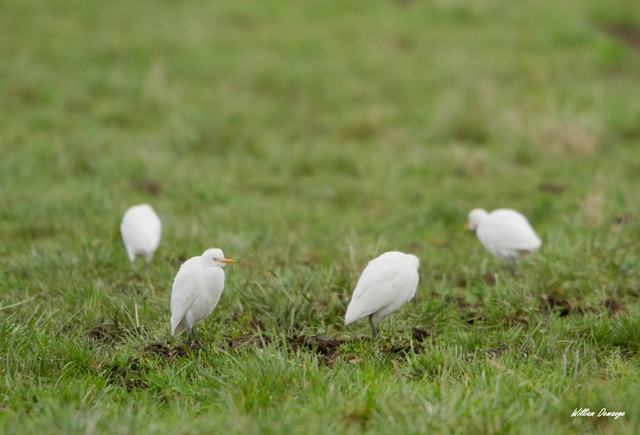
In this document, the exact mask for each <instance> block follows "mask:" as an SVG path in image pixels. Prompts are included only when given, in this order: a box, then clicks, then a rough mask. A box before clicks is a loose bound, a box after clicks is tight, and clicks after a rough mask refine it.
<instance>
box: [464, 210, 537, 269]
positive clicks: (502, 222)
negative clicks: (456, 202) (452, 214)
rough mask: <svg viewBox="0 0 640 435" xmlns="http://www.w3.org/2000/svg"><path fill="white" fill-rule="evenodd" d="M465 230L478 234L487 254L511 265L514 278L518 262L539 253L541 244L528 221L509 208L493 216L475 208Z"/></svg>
mask: <svg viewBox="0 0 640 435" xmlns="http://www.w3.org/2000/svg"><path fill="white" fill-rule="evenodd" d="M464 229H465V230H472V231H475V232H476V235H477V236H478V239H479V240H480V243H482V246H484V247H485V248H486V250H487V251H489V252H490V253H492V254H493V255H495V256H496V257H498V258H499V259H501V260H504V261H508V262H509V263H511V274H512V275H515V273H516V259H517V258H518V257H521V256H523V255H526V254H530V253H533V252H536V251H537V250H538V249H539V248H540V246H541V245H542V241H540V237H538V235H537V234H536V232H535V231H534V230H533V228H532V227H531V224H529V221H528V220H527V218H526V217H524V216H523V215H522V214H521V213H519V212H517V211H515V210H512V209H510V208H499V209H497V210H493V211H492V212H491V213H487V211H486V210H484V209H481V208H474V209H473V210H471V212H469V220H468V222H467V224H466V225H465V226H464Z"/></svg>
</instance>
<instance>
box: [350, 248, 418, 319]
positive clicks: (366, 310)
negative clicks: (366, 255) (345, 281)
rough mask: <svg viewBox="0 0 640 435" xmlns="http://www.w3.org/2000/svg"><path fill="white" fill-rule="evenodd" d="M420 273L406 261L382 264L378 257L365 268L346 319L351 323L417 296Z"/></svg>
mask: <svg viewBox="0 0 640 435" xmlns="http://www.w3.org/2000/svg"><path fill="white" fill-rule="evenodd" d="M417 280H418V274H417V272H416V271H415V270H413V269H411V268H410V267H407V265H406V264H400V263H393V264H380V263H376V262H375V260H374V261H372V262H370V263H369V265H368V266H367V267H366V268H365V270H364V271H363V272H362V275H361V276H360V279H359V280H358V283H357V284H356V288H355V290H354V292H353V296H352V298H351V302H350V303H349V306H348V307H347V313H346V315H345V320H346V322H347V323H351V322H353V321H355V320H358V319H361V318H363V317H366V316H369V315H371V314H373V313H375V312H376V311H378V310H380V309H382V308H384V307H386V306H388V305H391V304H393V303H398V302H400V303H403V302H406V301H407V300H409V299H411V297H412V296H413V293H412V289H415V288H416V286H417Z"/></svg>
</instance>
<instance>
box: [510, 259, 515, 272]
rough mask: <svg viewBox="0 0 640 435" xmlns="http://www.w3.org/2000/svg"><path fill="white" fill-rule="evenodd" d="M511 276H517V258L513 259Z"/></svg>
mask: <svg viewBox="0 0 640 435" xmlns="http://www.w3.org/2000/svg"><path fill="white" fill-rule="evenodd" d="M510 263H511V276H516V259H515V258H512V259H511V262H510Z"/></svg>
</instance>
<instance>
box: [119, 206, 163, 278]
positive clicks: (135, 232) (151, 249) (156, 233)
mask: <svg viewBox="0 0 640 435" xmlns="http://www.w3.org/2000/svg"><path fill="white" fill-rule="evenodd" d="M161 232H162V223H161V222H160V218H159V217H158V215H157V214H156V212H155V211H153V208H151V206H150V205H149V204H138V205H134V206H132V207H130V208H129V209H128V210H127V211H126V212H125V213H124V216H123V217H122V223H121V224H120V234H121V235H122V241H123V242H124V247H125V248H126V249H127V255H128V256H129V260H130V261H131V266H135V260H136V256H142V257H144V259H145V260H146V262H147V264H149V263H150V262H151V259H152V258H153V254H154V253H155V252H156V249H158V244H159V243H160V234H161Z"/></svg>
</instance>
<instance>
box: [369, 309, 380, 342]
mask: <svg viewBox="0 0 640 435" xmlns="http://www.w3.org/2000/svg"><path fill="white" fill-rule="evenodd" d="M369 325H371V332H373V338H376V337H378V330H377V329H376V325H375V324H374V323H373V314H372V315H370V316H369Z"/></svg>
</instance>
